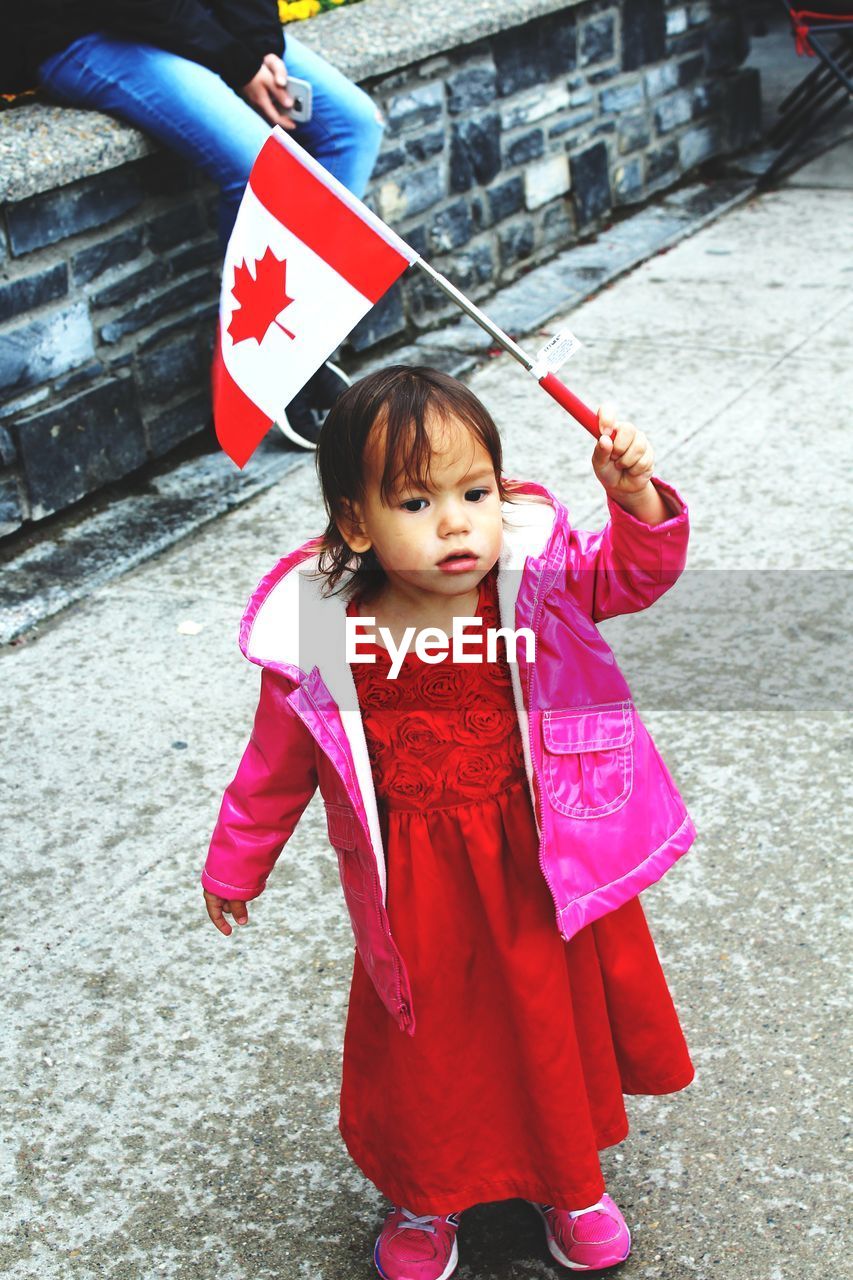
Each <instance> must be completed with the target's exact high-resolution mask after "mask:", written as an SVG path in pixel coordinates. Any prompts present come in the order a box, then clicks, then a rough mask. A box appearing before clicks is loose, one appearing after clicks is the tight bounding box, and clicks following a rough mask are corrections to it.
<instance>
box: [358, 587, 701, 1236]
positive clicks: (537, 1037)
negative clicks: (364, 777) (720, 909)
mask: <svg viewBox="0 0 853 1280" xmlns="http://www.w3.org/2000/svg"><path fill="white" fill-rule="evenodd" d="M357 612H358V607H357V602H353V603H351V604H350V607H349V609H348V613H350V614H355V613H357ZM478 615H479V616H481V617H482V618H483V622H484V626H485V627H496V626H498V625H499V623H498V610H497V598H496V588H495V577H494V573H492V574H489V575H487V577H486V578H485V579H484V580H483V582H482V584H481V588H480V605H479V608H478ZM373 651H374V652H375V653H376V658H377V661H376V663H375V664H367V663H355V664H353V668H352V670H353V676H354V678H355V683H356V689H357V691H358V698H359V705H360V708H361V712H362V718H363V721H364V728H365V734H366V737H367V746H368V751H369V753H370V759H371V764H372V769H373V778H374V783H375V787H376V794H377V800H378V803H379V815H380V825H381V829H382V836H383V841H384V844H385V851H386V860H387V869H388V914H389V918H390V922H391V929H392V933H393V935H394V939H395V941H396V943H397V945H398V947H399V948H400V951H401V953H402V956H403V959H404V961H405V963H406V967H407V970H408V973H409V977H410V979H411V985H412V1003H413V1007H414V1013H415V1018H416V1029H415V1034H414V1036H409V1035H407V1034H406V1033H404V1032H401V1031H400V1030H399V1028H398V1027H397V1026H396V1024H395V1023H394V1021H393V1019H392V1018H391V1017H390V1015H389V1014H388V1013H387V1011H386V1010H385V1008H384V1006H383V1005H382V1003H381V1002H380V1000H379V997H378V996H377V995H376V992H375V991H374V988H373V986H372V984H371V982H370V979H369V978H368V976H367V974H366V972H365V970H364V967H363V965H362V963H361V961H360V959H359V958H358V956H357V955H356V960H355V969H354V972H353V979H352V988H351V991H350V1002H349V1014H348V1018H347V1027H346V1036H345V1043H344V1063H343V1083H342V1089H341V1117H340V1128H341V1133H342V1135H343V1138H344V1141H345V1143H346V1145H347V1149H348V1150H349V1152H350V1155H351V1156H352V1158H353V1159H354V1160H355V1162H356V1164H357V1165H358V1166H359V1168H360V1169H361V1170H362V1172H363V1173H364V1174H366V1176H367V1177H368V1178H370V1180H371V1181H372V1182H374V1183H375V1184H376V1186H377V1187H378V1188H379V1190H380V1191H381V1192H382V1193H383V1194H384V1195H385V1196H387V1197H388V1199H389V1200H391V1201H392V1203H394V1204H396V1205H402V1206H404V1207H405V1208H407V1209H409V1210H411V1211H412V1212H414V1213H434V1214H443V1213H451V1212H456V1211H461V1210H463V1209H465V1208H468V1207H469V1206H470V1205H472V1204H477V1203H481V1202H483V1201H489V1200H502V1199H508V1198H511V1197H515V1196H518V1197H522V1198H524V1199H528V1200H537V1201H540V1202H541V1203H543V1204H556V1205H558V1206H559V1207H561V1208H568V1209H572V1208H584V1207H585V1206H587V1205H589V1204H593V1203H594V1202H595V1201H596V1200H597V1199H598V1198H599V1196H600V1195H601V1193H602V1191H603V1189H604V1183H603V1180H602V1176H601V1169H600V1165H599V1161H598V1150H599V1149H600V1148H602V1147H607V1146H611V1145H612V1144H613V1143H617V1142H620V1141H621V1140H622V1139H623V1138H624V1137H625V1135H626V1133H627V1131H628V1121H627V1118H626V1115H625V1107H624V1101H623V1096H622V1095H623V1093H670V1092H674V1091H675V1090H678V1089H683V1088H684V1086H685V1085H687V1084H689V1082H690V1081H691V1079H692V1078H693V1067H692V1064H691V1062H690V1057H689V1055H688V1052H687V1046H686V1044H685V1041H684V1036H683V1034H682V1031H681V1027H680V1024H679V1021H678V1017H677V1014H676V1012H675V1009H674V1006H673V1003H672V998H671V996H670V993H669V989H668V987H667V985H666V980H665V978H664V975H663V972H662V970H661V967H660V962H659V960H658V957H657V952H656V951H655V946H654V943H653V941H652V938H651V935H650V933H649V930H648V926H647V925H646V922H645V917H644V915H643V910H642V907H641V906H640V901H639V899H638V898H635V899H633V900H632V901H631V902H628V903H626V904H625V905H624V906H622V907H620V908H618V909H617V910H615V911H613V912H611V913H610V914H609V915H607V916H605V917H604V918H603V919H601V920H598V921H596V922H595V923H594V924H591V925H588V926H587V927H586V928H584V929H582V930H581V931H580V933H578V934H576V935H575V937H574V938H572V939H571V941H570V942H564V941H563V939H562V938H561V937H560V934H559V932H558V930H557V925H556V920H555V911H554V904H553V901H552V899H551V895H550V892H549V890H548V887H547V885H546V883H545V879H544V877H543V875H542V872H541V870H540V867H539V861H538V839H537V833H536V823H535V819H534V815H533V809H532V804H531V801H530V794H529V791H528V787H527V780H526V777H525V772H524V758H523V752H522V745H521V738H520V733H519V730H518V720H517V717H516V713H515V708H514V703H513V698H512V689H511V684H510V674H509V668H508V666H507V663H506V658H505V655H504V653H503V650H502V649H501V650H499V653H498V661H497V662H493V663H488V662H485V661H484V662H481V663H474V664H470V665H469V664H464V665H462V664H456V663H453V662H452V661H451V660H450V658H449V657H447V658H445V659H444V660H443V661H442V662H441V663H439V664H435V665H431V664H426V663H423V662H422V661H421V660H420V659H419V658H418V657H417V656H416V654H414V653H409V654H407V655H406V658H405V659H404V662H403V666H402V669H401V671H400V673H399V675H398V677H397V679H396V680H389V679H387V671H388V666H389V662H390V659H389V655H388V653H387V651H386V650H385V649H383V648H381V647H380V646H378V645H377V646H374V649H373Z"/></svg>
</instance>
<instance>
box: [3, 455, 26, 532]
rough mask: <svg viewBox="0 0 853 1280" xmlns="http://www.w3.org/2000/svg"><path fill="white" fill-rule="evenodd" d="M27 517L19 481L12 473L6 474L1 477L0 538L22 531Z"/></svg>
mask: <svg viewBox="0 0 853 1280" xmlns="http://www.w3.org/2000/svg"><path fill="white" fill-rule="evenodd" d="M25 515H26V512H25V511H24V504H23V502H22V501H21V490H20V488H19V486H18V481H17V479H16V477H15V476H14V475H13V474H12V473H11V472H10V471H7V472H4V473H3V474H2V475H0V538H5V537H6V535H7V534H10V533H14V532H15V530H16V529H20V527H21V525H22V524H23V523H24V517H25Z"/></svg>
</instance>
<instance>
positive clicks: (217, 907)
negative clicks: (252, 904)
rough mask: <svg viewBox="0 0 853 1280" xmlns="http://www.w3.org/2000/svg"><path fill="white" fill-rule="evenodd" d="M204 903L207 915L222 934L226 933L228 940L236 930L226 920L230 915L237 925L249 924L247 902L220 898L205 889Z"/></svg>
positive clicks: (203, 891)
mask: <svg viewBox="0 0 853 1280" xmlns="http://www.w3.org/2000/svg"><path fill="white" fill-rule="evenodd" d="M202 893H203V894H204V903H205V906H206V907H207V914H208V915H209V916H210V918H211V920H212V921H213V923H214V924H215V925H216V927H217V929H218V930H219V932H220V933H224V934H225V936H226V938H227V937H228V936H229V934H231V933H233V932H234V930H233V929H232V928H231V925H230V924H229V923H228V921H227V920H226V919H225V917H226V916H227V915H228V916H230V915H233V917H234V919H235V920H236V922H237V924H248V923H249V913H248V911H247V910H246V904H245V902H239V901H238V900H237V899H236V898H231V899H229V898H218V897H217V896H216V894H215V893H208V891H207V889H203V890H202Z"/></svg>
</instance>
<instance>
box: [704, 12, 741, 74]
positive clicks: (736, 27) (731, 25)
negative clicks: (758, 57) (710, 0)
mask: <svg viewBox="0 0 853 1280" xmlns="http://www.w3.org/2000/svg"><path fill="white" fill-rule="evenodd" d="M704 49H705V70H706V71H707V72H708V74H709V75H719V74H720V73H721V72H725V71H733V70H734V69H735V68H736V67H739V66H740V64H741V63H742V62H743V60H744V58H745V57H746V56H747V54H748V53H749V38H748V36H747V34H746V24H745V22H744V20H743V18H742V17H740V16H735V15H731V16H729V17H720V18H717V20H716V22H714V23H713V25H712V26H710V27H709V28H708V30H707V31H706V32H705V39H704Z"/></svg>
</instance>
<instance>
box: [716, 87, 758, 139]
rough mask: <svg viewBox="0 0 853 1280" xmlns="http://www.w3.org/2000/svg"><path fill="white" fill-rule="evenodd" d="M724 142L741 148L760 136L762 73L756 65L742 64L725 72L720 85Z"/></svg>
mask: <svg viewBox="0 0 853 1280" xmlns="http://www.w3.org/2000/svg"><path fill="white" fill-rule="evenodd" d="M721 87H722V89H723V101H724V107H723V115H724V120H725V144H726V149H727V150H728V151H740V150H742V149H743V148H744V147H748V146H749V145H750V144H751V143H752V142H755V141H756V140H757V139H758V138H760V137H761V75H760V72H759V71H758V68H757V67H744V68H743V69H742V70H741V71H738V72H737V73H736V74H735V75H733V76H726V79H725V81H724V82H723V85H722V86H721Z"/></svg>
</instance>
